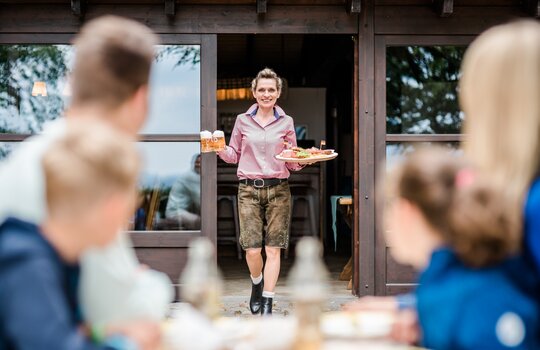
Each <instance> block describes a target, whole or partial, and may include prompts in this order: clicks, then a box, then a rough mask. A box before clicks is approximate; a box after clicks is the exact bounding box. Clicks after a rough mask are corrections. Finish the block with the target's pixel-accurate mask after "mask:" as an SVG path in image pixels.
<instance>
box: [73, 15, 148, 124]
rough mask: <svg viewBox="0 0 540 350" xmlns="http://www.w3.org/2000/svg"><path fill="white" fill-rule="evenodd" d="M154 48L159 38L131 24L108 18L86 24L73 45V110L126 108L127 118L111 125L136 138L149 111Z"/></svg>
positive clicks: (119, 119) (132, 21) (143, 28)
mask: <svg viewBox="0 0 540 350" xmlns="http://www.w3.org/2000/svg"><path fill="white" fill-rule="evenodd" d="M157 43H158V39H157V36H156V35H155V34H153V33H152V31H151V30H150V29H149V28H148V27H146V26H144V25H143V24H140V23H138V22H136V21H134V20H130V19H126V18H121V17H117V16H110V15H109V16H104V17H100V18H97V19H94V20H91V21H89V22H88V23H87V24H85V25H84V26H83V27H82V29H81V32H80V33H79V34H78V35H77V37H76V38H75V41H74V44H75V52H76V56H75V64H74V68H73V72H72V77H71V80H72V83H71V85H72V90H73V91H72V107H74V108H81V107H92V108H94V109H99V110H105V111H116V110H118V109H120V108H122V107H124V108H125V106H126V105H128V107H129V109H130V110H129V111H128V113H125V114H126V118H125V119H122V118H117V119H118V120H110V121H109V122H112V123H113V124H116V126H118V127H119V128H120V129H123V130H124V131H128V132H130V133H132V134H134V133H136V132H137V131H138V130H139V129H140V127H141V126H142V124H143V122H144V120H145V118H146V114H147V112H148V101H147V100H148V81H149V76H150V67H151V65H152V61H153V59H154V46H155V45H156V44H157ZM103 116H104V117H110V115H103Z"/></svg>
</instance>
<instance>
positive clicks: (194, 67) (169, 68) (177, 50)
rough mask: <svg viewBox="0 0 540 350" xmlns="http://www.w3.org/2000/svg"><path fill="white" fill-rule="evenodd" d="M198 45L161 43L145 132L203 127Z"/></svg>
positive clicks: (169, 132) (195, 129)
mask: <svg viewBox="0 0 540 350" xmlns="http://www.w3.org/2000/svg"><path fill="white" fill-rule="evenodd" d="M200 57H201V56H200V46H198V45H161V46H159V47H158V55H157V58H156V62H155V64H154V66H153V67H152V74H151V78H150V115H149V118H148V121H147V123H146V125H145V127H144V129H143V131H142V133H145V134H182V133H183V134H186V133H187V134H193V133H195V134H197V133H199V131H200V128H201V96H200V92H201V88H200V86H201V69H200V68H201V64H200Z"/></svg>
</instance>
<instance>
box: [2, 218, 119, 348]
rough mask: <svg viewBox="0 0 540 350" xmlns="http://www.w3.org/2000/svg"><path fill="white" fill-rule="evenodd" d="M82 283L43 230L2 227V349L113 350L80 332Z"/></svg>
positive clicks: (13, 222) (14, 223)
mask: <svg viewBox="0 0 540 350" xmlns="http://www.w3.org/2000/svg"><path fill="white" fill-rule="evenodd" d="M77 281H78V267H77V266H70V265H67V264H66V263H64V262H63V261H62V259H61V258H60V256H59V255H58V254H57V253H56V251H55V250H54V249H53V247H52V246H51V245H50V244H49V243H48V242H47V241H46V240H45V239H44V238H43V236H42V235H41V234H40V232H39V230H38V228H37V226H35V225H33V224H29V223H26V222H23V221H20V220H17V219H7V220H6V221H5V222H4V223H3V224H2V225H0V350H8V349H9V350H11V349H23V350H27V349H28V350H30V349H51V350H52V349H54V350H83V349H84V350H93V349H109V348H107V347H101V346H98V345H95V344H92V343H91V342H90V341H89V340H88V339H87V338H86V337H85V336H83V334H82V333H81V332H79V331H78V326H79V324H80V318H79V314H78V311H77V301H76V291H77Z"/></svg>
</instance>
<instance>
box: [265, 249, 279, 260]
mask: <svg viewBox="0 0 540 350" xmlns="http://www.w3.org/2000/svg"><path fill="white" fill-rule="evenodd" d="M264 249H265V253H266V257H267V258H268V259H279V258H280V255H281V248H274V247H265V248H264Z"/></svg>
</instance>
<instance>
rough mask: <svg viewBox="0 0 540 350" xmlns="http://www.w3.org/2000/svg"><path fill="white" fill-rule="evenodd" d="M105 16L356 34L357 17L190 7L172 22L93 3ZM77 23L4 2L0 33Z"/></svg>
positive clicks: (196, 29)
mask: <svg viewBox="0 0 540 350" xmlns="http://www.w3.org/2000/svg"><path fill="white" fill-rule="evenodd" d="M104 14H117V15H121V16H125V17H129V18H134V19H136V20H138V21H140V22H142V23H144V24H146V25H148V26H149V27H150V28H152V29H153V30H154V31H156V32H158V33H186V34H189V33H198V34H204V33H216V34H220V33H274V34H286V33H298V34H302V33H304V34H328V33H332V34H354V33H357V32H358V15H349V14H347V12H346V11H345V8H344V7H343V6H274V7H272V8H271V9H270V10H269V11H268V13H267V14H265V15H264V16H258V15H257V13H256V11H255V9H254V8H253V6H243V5H238V6H225V5H215V6H189V7H185V8H181V7H180V8H179V9H178V11H177V14H176V16H175V17H174V18H173V19H171V18H168V17H167V16H166V15H165V13H164V7H163V6H160V5H128V4H126V5H94V6H89V7H88V12H87V14H86V16H85V18H86V19H90V18H94V17H98V16H101V15H104ZM80 25H81V21H80V20H79V19H78V18H77V17H76V16H73V15H72V13H71V10H70V7H68V6H65V5H60V4H49V5H44V4H42V5H40V4H34V5H30V4H27V5H13V4H6V5H4V6H3V7H2V11H0V32H4V33H75V32H77V31H78V30H79V27H80Z"/></svg>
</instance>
